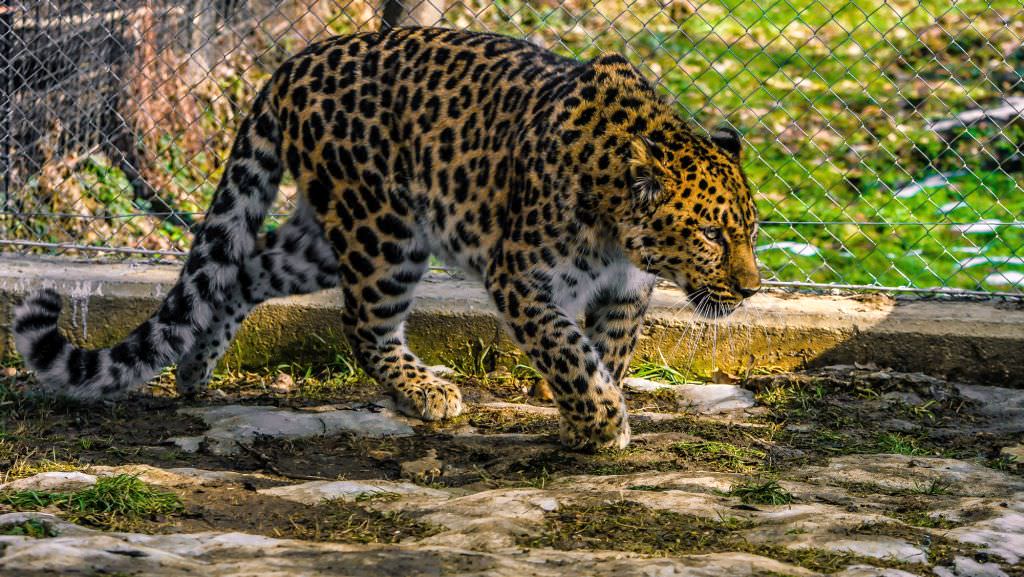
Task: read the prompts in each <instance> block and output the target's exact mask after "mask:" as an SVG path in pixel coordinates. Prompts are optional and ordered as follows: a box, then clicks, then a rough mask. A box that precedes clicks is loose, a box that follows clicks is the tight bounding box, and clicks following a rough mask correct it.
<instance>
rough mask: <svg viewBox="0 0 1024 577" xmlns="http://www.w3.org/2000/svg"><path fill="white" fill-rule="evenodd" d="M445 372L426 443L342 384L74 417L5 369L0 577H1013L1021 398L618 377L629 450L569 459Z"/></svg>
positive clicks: (283, 381) (358, 383)
mask: <svg viewBox="0 0 1024 577" xmlns="http://www.w3.org/2000/svg"><path fill="white" fill-rule="evenodd" d="M647 373H648V374H651V373H658V371H657V370H653V371H651V370H648V371H647ZM662 376H663V377H665V378H668V379H670V380H671V379H672V378H673V373H672V372H671V371H670V370H664V371H663V375H662ZM453 378H455V379H456V380H458V381H460V382H461V383H462V385H463V390H464V394H465V397H466V400H467V403H468V411H467V414H466V415H464V416H462V417H459V418H458V419H455V420H453V421H451V422H447V423H442V424H430V423H423V422H419V421H416V420H412V419H406V418H403V417H400V416H398V415H396V414H395V413H394V412H392V411H391V410H390V408H389V405H388V403H387V402H386V401H384V400H382V397H381V393H380V390H379V389H377V388H376V387H375V386H373V385H367V384H366V380H365V379H363V378H362V377H361V376H360V375H359V374H358V373H357V372H353V371H350V370H349V371H345V370H340V371H335V372H332V373H324V374H317V375H313V374H308V373H297V374H294V375H290V374H286V373H280V374H278V373H269V374H254V373H240V372H235V373H232V374H230V375H228V376H226V377H224V378H221V379H220V380H219V382H218V383H216V387H217V388H216V389H215V390H213V391H212V392H211V393H210V394H209V395H207V396H206V397H205V398H203V399H200V400H193V401H187V400H182V399H175V398H172V396H173V395H171V394H170V393H169V392H168V390H169V389H168V380H167V379H166V378H165V379H164V380H162V381H160V382H158V383H157V384H156V385H154V387H153V388H152V390H150V391H148V392H147V394H146V395H140V396H139V397H136V398H133V399H130V400H128V401H126V402H121V403H117V404H105V405H100V406H92V407H86V406H78V405H72V404H67V403H58V402H54V401H47V400H40V399H34V398H31V397H30V396H26V395H25V394H24V392H23V391H24V390H25V389H27V388H31V383H30V381H31V377H29V376H27V375H25V374H23V373H21V372H19V371H18V370H17V369H14V368H8V369H6V372H4V373H3V375H2V376H0V423H2V426H0V471H5V475H4V476H3V480H4V481H5V484H4V485H2V486H0V575H5V576H6V575H12V576H14V575H18V576H36V575H39V576H42V575H64V574H74V575H97V576H98V575H108V576H109V575H197V574H201V575H204V576H209V577H214V576H227V575H238V576H241V575H261V576H270V575H361V576H363V575H367V576H374V575H403V576H406V575H408V576H412V575H453V576H470V575H507V576H525V575H538V576H547V575H551V576H556V575H564V574H570V573H572V574H581V575H599V576H604V575H608V576H612V575H614V576H630V575H638V576H639V575H644V576H654V575H657V576H662V575H664V576H668V575H694V576H722V577H725V576H729V577H732V576H745V575H795V576H805V575H822V574H824V575H836V576H845V577H854V576H856V577H867V576H881V575H886V576H903V575H937V576H940V577H953V576H956V577H968V576H971V577H995V576H1004V575H1005V576H1011V577H1013V576H1016V577H1021V576H1024V470H1022V468H1024V466H1022V463H1024V447H1022V445H1021V441H1022V432H1024V391H1020V390H1012V389H1003V388H999V387H982V386H964V385H958V384H955V383H949V382H945V381H941V380H937V379H933V378H930V377H926V376H923V375H919V374H910V375H908V374H899V373H893V372H890V371H886V370H881V369H878V368H876V367H861V366H858V367H830V368H827V369H821V370H816V371H812V372H804V373H782V374H760V375H748V376H747V377H745V378H743V379H739V380H738V382H730V383H727V384H720V385H700V386H694V385H663V384H660V383H657V382H653V381H644V380H633V381H631V382H630V393H629V396H630V407H631V409H632V410H633V411H634V413H633V415H632V424H633V432H634V436H633V439H634V440H633V443H632V445H631V446H630V447H629V448H627V449H625V450H622V451H606V452H598V453H591V454H585V453H573V452H567V451H565V450H562V449H561V448H560V447H559V446H558V444H557V435H556V432H557V418H556V416H555V412H554V409H553V408H551V407H550V406H546V405H544V404H543V403H541V402H539V401H535V400H532V399H531V398H530V397H529V396H528V395H527V394H526V391H527V390H528V389H529V388H530V386H531V383H532V380H531V376H530V374H529V373H528V372H522V371H517V372H515V373H507V372H497V373H494V372H492V373H486V372H485V371H484V370H483V369H481V368H480V367H468V368H467V367H464V368H463V369H462V370H461V371H457V372H456V374H455V375H454V376H453ZM717 380H720V381H733V379H732V378H731V377H729V376H728V375H718V378H717ZM125 475H130V476H131V477H126V476H125ZM126 479H127V480H128V481H125V480H126ZM136 479H137V480H138V481H141V483H139V482H138V481H136ZM131 482H134V483H135V484H134V485H133V484H131ZM117 483H122V484H121V485H117ZM124 483H128V484H127V485H126V484H124ZM115 485H116V486H118V487H122V489H117V490H114V489H110V487H113V486H115ZM123 487H134V489H132V490H137V491H143V490H145V491H150V493H146V494H145V495H149V496H144V497H138V499H139V500H138V502H139V503H142V502H143V500H145V499H156V501H154V503H157V506H154V507H152V508H150V509H145V510H143V509H139V508H138V507H136V506H135V505H130V503H135V502H136V501H132V499H135V498H136V497H134V496H132V495H136V494H135V493H132V494H130V495H129V494H128V493H125V492H123V491H126V490H127V489H123ZM118 491H122V492H120V493H119V492H118ZM153 491H155V492H153ZM167 493H170V495H167ZM138 494H139V495H141V494H142V493H138ZM126 495H127V496H126ZM152 495H157V496H158V497H152ZM146 502H147V503H148V502H149V501H146ZM97 503H98V505H97ZM126 503H129V504H127V505H126Z"/></svg>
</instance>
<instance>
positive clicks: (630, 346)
mask: <svg viewBox="0 0 1024 577" xmlns="http://www.w3.org/2000/svg"><path fill="white" fill-rule="evenodd" d="M654 281H655V277H654V276H653V275H649V274H646V273H643V272H640V271H633V272H632V273H631V274H630V275H629V278H628V279H627V281H626V282H625V283H624V284H621V285H615V286H609V287H607V288H605V289H603V290H601V291H599V292H598V293H597V294H596V295H595V296H594V298H593V299H591V301H590V302H589V303H588V304H587V308H586V333H587V337H588V338H589V339H590V343H591V344H592V345H593V346H594V348H595V349H597V352H598V354H600V356H601V360H602V362H604V365H605V367H607V368H608V373H609V374H610V375H611V377H612V381H613V382H615V383H616V384H621V383H622V379H623V378H624V377H625V376H626V373H627V372H628V371H629V362H630V360H632V358H633V351H634V350H635V349H636V341H637V338H638V337H639V336H640V329H641V328H642V327H643V321H644V315H645V314H646V313H647V306H648V304H649V303H650V300H651V292H652V291H653V289H654Z"/></svg>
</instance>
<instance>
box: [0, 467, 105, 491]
mask: <svg viewBox="0 0 1024 577" xmlns="http://www.w3.org/2000/svg"><path fill="white" fill-rule="evenodd" d="M95 484H96V476H95V475H87V474H85V473H81V472H79V471H49V472H46V473H39V474H38V475H32V476H31V477H26V478H24V479H17V480H15V481H11V482H10V483H4V484H2V485H0V491H45V492H50V493H70V492H73V491H77V490H79V489H84V488H86V487H90V486H92V485H95Z"/></svg>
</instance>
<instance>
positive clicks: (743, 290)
mask: <svg viewBox="0 0 1024 577" xmlns="http://www.w3.org/2000/svg"><path fill="white" fill-rule="evenodd" d="M736 290H737V291H739V293H740V294H741V295H743V298H745V299H748V298H750V297H752V296H754V295H755V294H757V291H759V290H761V286H760V285H758V286H753V287H742V286H741V287H736Z"/></svg>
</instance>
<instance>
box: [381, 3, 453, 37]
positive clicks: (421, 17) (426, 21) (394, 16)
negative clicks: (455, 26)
mask: <svg viewBox="0 0 1024 577" xmlns="http://www.w3.org/2000/svg"><path fill="white" fill-rule="evenodd" d="M446 1H447V0H382V1H381V28H382V29H384V30H387V29H388V28H394V27H395V26H437V25H438V24H440V23H441V22H442V20H443V19H444V11H445V3H446Z"/></svg>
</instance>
